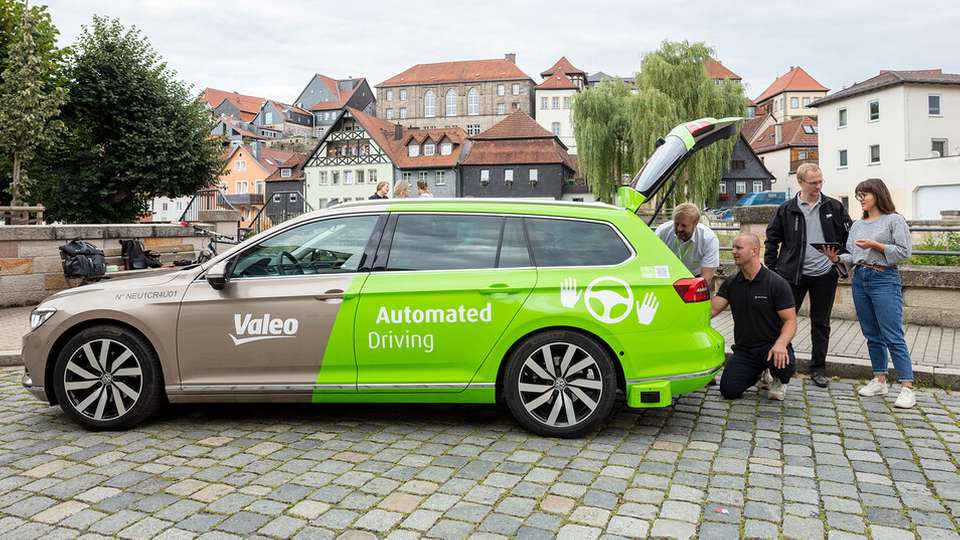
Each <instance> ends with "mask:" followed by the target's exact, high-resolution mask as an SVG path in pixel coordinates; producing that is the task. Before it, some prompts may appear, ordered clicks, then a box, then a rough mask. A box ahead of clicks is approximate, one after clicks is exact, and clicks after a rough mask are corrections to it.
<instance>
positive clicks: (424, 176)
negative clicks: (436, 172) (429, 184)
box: [417, 171, 428, 182]
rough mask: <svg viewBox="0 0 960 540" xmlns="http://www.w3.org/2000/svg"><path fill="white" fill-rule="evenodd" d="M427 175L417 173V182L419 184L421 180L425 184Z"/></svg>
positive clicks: (422, 172)
mask: <svg viewBox="0 0 960 540" xmlns="http://www.w3.org/2000/svg"><path fill="white" fill-rule="evenodd" d="M427 174H428V173H427V171H420V172H418V173H417V181H418V182H419V181H420V180H423V181H424V182H426V181H427Z"/></svg>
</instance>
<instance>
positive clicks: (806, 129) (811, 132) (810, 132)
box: [803, 126, 817, 135]
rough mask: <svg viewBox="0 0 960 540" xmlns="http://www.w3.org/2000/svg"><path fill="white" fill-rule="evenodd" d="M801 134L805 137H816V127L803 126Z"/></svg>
mask: <svg viewBox="0 0 960 540" xmlns="http://www.w3.org/2000/svg"><path fill="white" fill-rule="evenodd" d="M803 132H804V133H806V134H807V135H816V134H817V126H803Z"/></svg>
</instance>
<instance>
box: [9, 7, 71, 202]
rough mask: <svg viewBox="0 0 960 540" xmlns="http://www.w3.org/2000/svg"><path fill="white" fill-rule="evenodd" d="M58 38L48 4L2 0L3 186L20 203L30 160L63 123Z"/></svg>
mask: <svg viewBox="0 0 960 540" xmlns="http://www.w3.org/2000/svg"><path fill="white" fill-rule="evenodd" d="M56 39H57V29H56V27H54V26H53V23H52V22H51V21H50V15H49V14H48V13H47V11H46V8H45V7H43V6H35V7H32V8H27V6H26V5H25V4H24V3H22V2H19V1H14V0H0V189H2V190H3V191H9V193H10V195H11V199H12V204H14V205H16V204H20V202H21V201H20V198H21V197H20V192H21V189H20V186H21V185H22V184H23V180H24V179H25V178H24V177H23V169H24V165H25V164H28V163H29V161H30V160H31V159H32V158H33V156H34V153H35V152H36V150H37V149H38V148H39V147H41V146H43V145H48V144H51V143H52V141H53V140H54V138H55V135H56V132H57V130H58V128H59V126H60V123H59V121H57V120H56V116H57V114H58V113H59V111H60V106H61V105H62V104H63V101H64V96H65V93H66V90H65V89H64V88H62V79H61V77H60V74H61V65H60V61H61V58H62V51H61V50H59V49H57V47H56ZM7 184H9V188H5V186H6V185H7ZM0 198H5V197H0Z"/></svg>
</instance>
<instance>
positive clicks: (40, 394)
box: [20, 369, 50, 403]
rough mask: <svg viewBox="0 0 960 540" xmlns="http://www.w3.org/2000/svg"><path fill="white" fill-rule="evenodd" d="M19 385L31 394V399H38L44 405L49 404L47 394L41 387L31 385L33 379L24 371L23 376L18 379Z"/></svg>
mask: <svg viewBox="0 0 960 540" xmlns="http://www.w3.org/2000/svg"><path fill="white" fill-rule="evenodd" d="M20 384H22V385H23V387H24V388H26V389H27V391H28V392H30V393H31V394H33V397H35V398H37V399H39V400H40V401H42V402H44V403H49V402H50V401H49V400H48V399H47V392H46V391H45V390H44V389H43V385H36V384H33V379H32V378H31V377H30V373H29V372H27V370H26V369H24V370H23V376H22V377H21V378H20Z"/></svg>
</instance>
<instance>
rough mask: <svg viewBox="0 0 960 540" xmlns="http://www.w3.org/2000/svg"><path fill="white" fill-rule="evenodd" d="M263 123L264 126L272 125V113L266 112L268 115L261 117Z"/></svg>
mask: <svg viewBox="0 0 960 540" xmlns="http://www.w3.org/2000/svg"><path fill="white" fill-rule="evenodd" d="M263 123H264V124H272V123H273V113H272V112H268V113H265V114H264V115H263Z"/></svg>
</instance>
